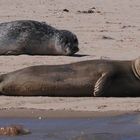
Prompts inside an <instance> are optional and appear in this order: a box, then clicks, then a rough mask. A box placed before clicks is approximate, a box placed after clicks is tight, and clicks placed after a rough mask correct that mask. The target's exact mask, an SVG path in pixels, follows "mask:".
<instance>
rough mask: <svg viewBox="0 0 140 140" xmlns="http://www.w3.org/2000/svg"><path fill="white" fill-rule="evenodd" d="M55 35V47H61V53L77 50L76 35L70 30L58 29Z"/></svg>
mask: <svg viewBox="0 0 140 140" xmlns="http://www.w3.org/2000/svg"><path fill="white" fill-rule="evenodd" d="M57 37H58V41H57V47H58V46H59V47H58V48H59V49H61V53H62V55H73V54H74V53H76V52H78V51H79V48H78V39H77V36H76V35H75V34H73V33H72V32H70V31H67V30H59V33H58V35H57Z"/></svg>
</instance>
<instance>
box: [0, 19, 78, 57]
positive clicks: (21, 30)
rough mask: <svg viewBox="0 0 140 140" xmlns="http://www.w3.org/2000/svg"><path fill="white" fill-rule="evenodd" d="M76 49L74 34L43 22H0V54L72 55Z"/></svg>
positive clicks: (76, 43) (76, 40)
mask: <svg viewBox="0 0 140 140" xmlns="http://www.w3.org/2000/svg"><path fill="white" fill-rule="evenodd" d="M78 50H79V48H78V39H77V37H76V35H75V34H73V33H72V32H70V31H67V30H58V29H56V28H54V27H52V26H49V25H47V24H46V23H44V22H38V21H32V20H18V21H12V22H5V23H1V24H0V55H20V54H29V55H73V54H74V53H76V52H77V51H78Z"/></svg>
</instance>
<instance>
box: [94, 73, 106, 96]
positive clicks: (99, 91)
mask: <svg viewBox="0 0 140 140" xmlns="http://www.w3.org/2000/svg"><path fill="white" fill-rule="evenodd" d="M108 78H109V75H108V73H107V72H106V73H102V75H101V77H100V78H99V79H98V80H97V82H96V83H95V87H94V93H93V95H94V96H95V97H98V96H101V95H103V92H104V90H105V88H106V86H107V85H108V82H109V80H108Z"/></svg>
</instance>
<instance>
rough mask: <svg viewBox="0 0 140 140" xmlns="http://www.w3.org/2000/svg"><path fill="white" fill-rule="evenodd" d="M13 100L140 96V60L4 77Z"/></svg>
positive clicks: (4, 89)
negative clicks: (30, 97)
mask: <svg viewBox="0 0 140 140" xmlns="http://www.w3.org/2000/svg"><path fill="white" fill-rule="evenodd" d="M0 93H1V95H9V96H13V95H15V96H119V97H121V96H140V58H138V59H136V60H133V61H119V60H88V61H83V62H77V63H72V64H64V65H40V66H31V67H27V68H24V69H21V70H17V71H14V72H10V73H7V74H3V75H1V76H0Z"/></svg>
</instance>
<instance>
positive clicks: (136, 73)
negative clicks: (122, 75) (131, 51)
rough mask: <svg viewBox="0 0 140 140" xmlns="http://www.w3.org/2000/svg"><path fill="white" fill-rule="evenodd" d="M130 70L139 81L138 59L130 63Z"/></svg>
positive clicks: (139, 59) (139, 65) (139, 61)
mask: <svg viewBox="0 0 140 140" xmlns="http://www.w3.org/2000/svg"><path fill="white" fill-rule="evenodd" d="M132 70H133V72H134V74H135V76H136V77H137V78H138V79H139V80H140V57H138V58H136V59H135V60H134V61H132Z"/></svg>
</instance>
